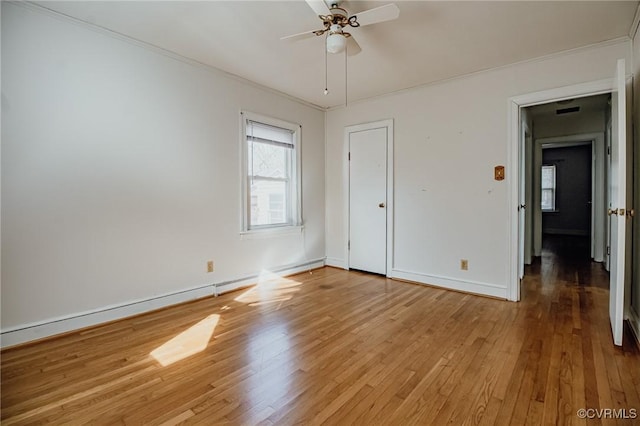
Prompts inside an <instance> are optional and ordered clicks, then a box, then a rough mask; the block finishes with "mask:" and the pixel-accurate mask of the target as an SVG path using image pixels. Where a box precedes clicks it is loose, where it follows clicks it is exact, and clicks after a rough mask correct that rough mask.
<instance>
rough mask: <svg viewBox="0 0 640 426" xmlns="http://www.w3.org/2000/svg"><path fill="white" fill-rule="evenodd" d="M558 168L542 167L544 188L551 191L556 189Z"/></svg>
mask: <svg viewBox="0 0 640 426" xmlns="http://www.w3.org/2000/svg"><path fill="white" fill-rule="evenodd" d="M555 175H556V167H555V166H542V188H543V189H550V188H554V187H555V184H556V182H555V181H556V176H555Z"/></svg>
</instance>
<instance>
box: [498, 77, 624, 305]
mask: <svg viewBox="0 0 640 426" xmlns="http://www.w3.org/2000/svg"><path fill="white" fill-rule="evenodd" d="M614 89H615V88H614V81H613V79H611V78H607V79H602V80H596V81H591V82H587V83H580V84H575V85H570V86H564V87H558V88H555V89H549V90H543V91H540V92H533V93H528V94H524V95H519V96H514V97H511V98H509V99H508V100H507V108H508V118H507V131H508V135H507V140H508V143H507V162H508V165H509V167H508V168H507V178H508V180H507V182H508V185H507V188H508V189H507V191H508V195H507V199H508V204H507V206H508V210H509V214H508V216H509V219H508V223H509V232H508V234H509V249H508V256H509V257H508V259H507V262H508V265H509V267H508V272H507V273H508V274H509V275H508V279H507V283H508V288H507V296H508V300H511V301H514V302H518V301H520V279H519V277H518V268H519V262H518V258H519V256H518V241H519V232H518V223H519V220H518V209H517V207H518V203H519V197H518V191H519V188H518V186H519V185H518V184H519V175H520V165H519V162H518V159H519V157H518V155H519V151H520V135H521V134H522V129H521V125H522V123H521V109H522V108H526V107H530V106H534V105H541V104H546V103H550V102H557V101H561V100H565V99H572V98H582V97H586V96H595V95H601V94H604V93H611V92H612V91H613V90H614Z"/></svg>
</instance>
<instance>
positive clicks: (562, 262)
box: [0, 241, 640, 426]
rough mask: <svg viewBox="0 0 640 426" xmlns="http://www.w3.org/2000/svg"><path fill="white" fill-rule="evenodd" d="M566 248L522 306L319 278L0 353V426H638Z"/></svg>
mask: <svg viewBox="0 0 640 426" xmlns="http://www.w3.org/2000/svg"><path fill="white" fill-rule="evenodd" d="M560 244H561V247H560V249H558V247H555V248H554V247H551V248H549V247H547V248H545V250H544V251H543V256H542V258H541V259H537V260H536V261H535V262H534V264H533V265H531V266H528V267H527V272H526V276H525V279H524V280H523V283H522V301H521V302H519V303H511V302H506V301H500V300H495V299H490V298H483V297H478V296H473V295H469V294H463V293H458V292H452V291H446V290H443V289H438V288H434V287H428V286H421V285H416V284H411V283H406V282H401V281H393V280H389V279H386V278H384V277H380V276H376V275H370V274H366V273H362V272H349V271H344V270H339V269H335V268H323V269H319V270H315V271H313V272H312V273H309V272H305V273H302V274H298V275H295V276H291V277H286V278H282V279H273V280H270V281H267V282H263V283H261V284H260V285H259V286H257V287H254V288H246V289H243V290H240V291H238V292H234V293H229V294H225V295H222V296H220V297H217V298H216V297H210V298H205V299H200V300H198V301H194V302H190V303H186V304H182V305H178V306H175V307H171V308H166V309H162V310H158V311H155V312H152V313H148V314H145V315H139V316H136V317H132V318H127V319H124V320H121V321H117V322H112V323H109V324H105V325H101V326H98V327H93V328H90V329H85V330H80V331H78V332H75V333H69V334H66V335H64V336H60V337H57V338H53V339H50V340H46V341H41V342H37V343H34V344H29V345H24V346H22V347H16V348H10V349H6V350H4V351H2V353H1V360H0V362H1V368H0V376H1V379H0V380H1V383H0V385H1V386H2V393H1V395H0V401H1V406H0V408H1V410H0V421H1V422H2V424H3V425H4V424H7V425H15V424H20V425H21V424H42V423H49V424H87V423H89V424H90V423H99V424H154V425H174V424H204V425H210V424H231V425H236V424H237V425H249V424H250V425H253V424H263V425H288V424H311V425H316V424H332V425H333V424H356V425H359V424H362V425H378V424H379V425H385V426H386V425H394V424H402V425H405V424H406V425H411V424H420V425H436V426H439V425H442V424H461V425H512V424H518V425H520V424H522V425H528V424H531V425H556V424H570V425H580V424H588V425H617V424H621V425H626V424H632V423H629V419H626V422H625V420H624V419H612V418H601V419H600V418H596V419H589V420H584V419H580V418H578V416H577V415H576V412H577V410H578V409H579V408H591V409H598V408H600V409H604V408H610V409H625V410H627V412H629V410H630V409H636V410H637V412H639V413H640V350H639V349H638V347H637V346H636V345H634V344H632V342H630V336H628V335H627V334H625V345H624V346H623V347H621V348H619V347H615V346H613V344H612V338H611V331H610V325H609V316H608V289H607V288H608V286H607V279H608V276H607V274H606V273H605V272H603V271H602V268H601V266H600V265H598V264H593V263H591V262H590V261H589V260H588V257H587V258H586V260H582V259H580V258H579V256H577V255H576V253H575V252H573V251H571V250H573V247H572V246H566V244H567V243H566V241H564V242H562V241H561V243H560ZM567 247H569V249H567ZM563 250H564V251H565V252H564V253H563ZM567 250H568V251H567ZM212 318H215V321H214V320H213V319H212ZM208 327H209V328H210V329H209V328H208ZM209 332H210V333H209ZM184 336H189V337H188V338H186V337H184ZM185 339H186V340H185ZM172 342H174V343H172ZM175 342H188V345H187V346H184V345H183V346H180V345H181V343H175ZM172 344H173V345H177V346H175V347H174V346H171V345H172ZM161 347H162V348H163V350H162V351H158V349H159V348H161ZM188 348H192V349H193V352H188V353H187V352H184V350H186V349H188ZM162 354H169V355H171V357H170V358H168V359H164V361H163V358H162Z"/></svg>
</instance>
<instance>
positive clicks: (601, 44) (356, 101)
mask: <svg viewBox="0 0 640 426" xmlns="http://www.w3.org/2000/svg"><path fill="white" fill-rule="evenodd" d="M629 41H630V38H629V36H626V35H625V36H622V37H618V38H614V39H611V40H606V41H602V42H598V43H594V44H589V45H587V46H580V47H576V48H574V49H569V50H563V51H560V52H556V53H551V54H549V55H544V56H539V57H537V58H531V59H525V60H524V61H520V62H513V63H510V64H506V65H501V66H498V67H493V68H487V69H484V70H480V71H473V72H469V73H466V74H460V75H457V76H454V77H449V78H444V79H440V80H434V81H430V82H428V83H423V84H417V85H415V86H410V87H406V88H404V89H399V90H395V91H393V92H388V93H382V94H380V95H374V96H370V97H367V98H361V99H354V100H351V99H350V100H349V106H353V105H355V104H359V103H363V102H369V101H373V100H378V99H383V98H386V97H388V96H394V95H399V94H402V93H405V92H410V91H413V90H420V89H423V88H426V87H430V86H438V85H440V84H445V83H449V82H453V81H458V80H464V79H466V78H470V77H475V76H479V75H483V74H487V73H490V72H493V71H499V70H508V69H510V68H513V67H517V66H520V65H524V64H530V63H537V62H543V61H546V60H550V59H554V58H560V57H563V56H566V55H573V54H577V53H581V52H585V51H589V50H593V49H600V48H603V47H607V46H613V45H616V44H622V43H627V42H629ZM342 108H346V106H345V105H336V106H332V107H327V108H326V109H325V110H326V111H335V110H338V109H342Z"/></svg>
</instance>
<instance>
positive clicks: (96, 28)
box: [3, 1, 326, 111]
mask: <svg viewBox="0 0 640 426" xmlns="http://www.w3.org/2000/svg"><path fill="white" fill-rule="evenodd" d="M3 3H4V2H3ZM6 4H13V5H16V6H20V7H23V8H25V9H29V10H32V11H34V12H38V13H42V14H45V15H49V16H51V17H53V18H56V19H58V20H61V21H66V22H70V23H72V24H75V25H77V26H80V27H85V28H86V29H88V30H91V31H93V32H96V33H99V34H102V35H105V36H108V37H111V38H114V39H116V40H120V41H124V42H126V43H129V44H131V45H134V46H137V47H141V48H143V49H146V50H149V51H151V52H154V53H157V54H160V55H162V56H166V57H167V58H171V59H174V60H177V61H180V62H183V63H185V64H189V65H192V66H195V67H197V68H203V69H205V70H206V71H208V72H210V73H212V74H215V75H218V76H221V77H226V78H229V79H231V80H235V81H237V82H240V83H243V84H246V85H247V86H251V87H253V88H256V89H259V90H262V91H263V92H267V93H272V94H275V95H278V96H282V97H284V98H286V99H288V100H290V101H293V102H296V103H298V104H301V105H304V106H306V107H309V108H313V109H316V110H318V111H326V108H325V107H322V106H320V105H316V104H314V103H311V102H309V101H306V100H304V99H301V98H298V97H295V96H292V95H290V94H288V93H285V92H281V91H279V90H276V89H273V88H271V87H267V86H264V85H262V84H260V83H256V82H255V81H252V80H248V79H246V78H244V77H240V76H239V75H236V74H233V73H230V72H227V71H224V70H222V69H220V68H216V67H214V66H212V65H209V64H206V63H204V62H200V61H198V60H196V59H192V58H189V57H186V56H183V55H181V54H179V53H176V52H173V51H171V50H167V49H165V48H163V47H160V46H156V45H154V44H151V43H148V42H146V41H142V40H138V39H136V38H134V37H131V36H128V35H125V34H122V33H119V32H117V31H114V30H111V29H109V28H106V27H102V26H100V25H97V24H94V23H91V22H87V21H83V20H82V19H78V18H75V17H73V16H70V15H67V14H64V13H62V12H58V11H56V10H53V9H49V8H47V7H45V6H44V5H43V4H36V3H33V2H31V1H11V2H6ZM45 4H46V2H45Z"/></svg>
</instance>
